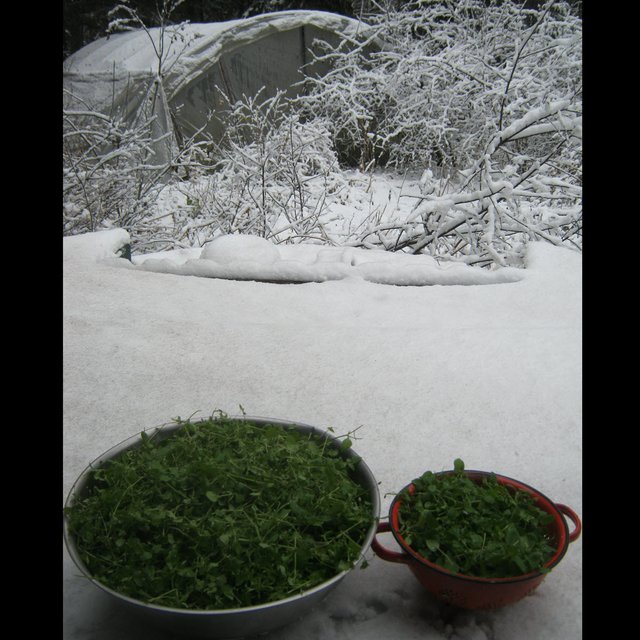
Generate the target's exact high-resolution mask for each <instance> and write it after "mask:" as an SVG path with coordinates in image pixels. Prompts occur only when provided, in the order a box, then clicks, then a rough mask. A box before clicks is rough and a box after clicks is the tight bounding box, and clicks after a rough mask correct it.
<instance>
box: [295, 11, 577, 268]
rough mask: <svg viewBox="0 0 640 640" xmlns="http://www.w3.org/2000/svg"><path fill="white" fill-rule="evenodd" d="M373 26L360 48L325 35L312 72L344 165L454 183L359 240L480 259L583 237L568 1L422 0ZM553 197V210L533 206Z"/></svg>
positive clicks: (496, 261) (508, 258)
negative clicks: (320, 68) (421, 173)
mask: <svg viewBox="0 0 640 640" xmlns="http://www.w3.org/2000/svg"><path fill="white" fill-rule="evenodd" d="M367 23H368V25H369V26H370V29H363V31H362V41H361V43H360V46H359V47H349V48H348V49H347V48H342V47H340V46H338V47H331V46H330V45H329V44H327V43H317V47H319V50H318V51H317V52H316V55H315V59H316V60H321V61H323V62H324V63H325V64H330V65H331V67H332V69H331V71H330V72H329V73H328V74H327V75H326V76H324V77H321V78H309V79H307V86H309V87H310V92H309V94H308V95H306V96H303V97H301V98H300V104H301V107H302V108H303V111H304V113H305V115H306V117H308V118H310V119H313V118H314V117H320V118H322V119H323V120H328V121H330V122H331V123H332V129H331V131H332V135H333V136H334V139H335V140H336V145H337V148H338V149H339V151H340V152H341V156H340V158H341V161H342V162H349V161H353V158H354V157H357V158H358V160H359V163H360V166H361V168H364V166H365V165H368V166H372V165H375V164H376V163H377V164H385V165H386V166H387V167H394V168H404V169H414V170H415V169H418V170H428V171H429V172H430V175H431V176H436V177H440V178H444V179H445V180H446V188H445V186H443V184H444V183H442V182H441V183H440V184H439V185H437V191H438V193H437V195H436V194H435V192H434V191H429V190H427V189H425V192H424V198H423V199H422V200H421V201H419V202H418V203H417V205H416V207H415V209H414V211H413V213H412V215H411V216H410V218H409V219H407V220H399V221H398V224H397V225H396V226H395V227H392V228H390V227H389V225H385V227H384V228H379V229H368V230H367V233H366V237H364V236H363V237H362V238H360V242H361V243H362V244H364V245H365V246H371V245H373V246H378V245H380V246H383V247H384V248H387V249H393V250H405V251H413V252H428V253H431V254H432V255H435V256H440V257H443V258H444V259H454V260H458V259H459V260H464V261H466V262H472V263H474V264H482V265H503V264H517V263H518V261H519V255H520V253H521V252H520V247H521V244H522V243H523V242H526V241H528V240H529V239H533V238H544V239H546V240H549V241H551V242H554V243H556V244H562V243H565V244H566V243H568V244H569V245H570V246H573V247H576V248H579V247H580V244H581V242H580V239H581V207H580V197H581V188H580V186H581V166H582V165H581V163H582V144H581V112H582V105H581V88H582V85H581V82H582V80H581V72H582V59H581V41H582V24H581V21H580V19H579V18H578V17H576V16H575V15H574V14H573V13H572V11H571V9H570V7H569V5H568V4H567V3H565V2H555V1H552V0H551V1H548V2H546V3H544V4H543V5H542V6H540V7H539V8H526V7H525V6H524V5H523V4H522V3H516V2H510V1H507V2H503V1H500V0H459V1H455V2H453V1H447V0H444V1H443V0H415V1H412V2H408V3H406V4H404V5H402V6H401V7H400V8H399V9H395V8H386V9H384V10H382V9H379V10H378V12H376V13H373V14H371V15H369V16H368V17H367ZM372 30H373V31H372ZM373 41H375V42H376V43H382V46H381V48H380V49H379V50H377V51H376V50H372V49H371V48H369V45H370V44H371V43H372V42H373ZM431 188H432V189H434V190H435V189H436V186H434V185H432V187H431ZM549 205H553V207H554V208H559V209H560V210H561V213H560V214H559V215H557V216H556V217H555V218H554V219H553V220H552V219H550V218H549V217H548V216H538V217H535V219H534V220H532V219H530V218H528V217H527V216H524V214H523V212H525V211H533V210H538V211H541V210H543V209H545V208H546V207H548V206H549Z"/></svg>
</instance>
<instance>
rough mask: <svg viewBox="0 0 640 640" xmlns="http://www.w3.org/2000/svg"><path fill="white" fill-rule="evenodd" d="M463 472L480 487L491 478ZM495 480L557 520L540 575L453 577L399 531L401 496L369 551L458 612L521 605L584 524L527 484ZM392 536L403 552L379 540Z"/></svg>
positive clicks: (481, 472) (497, 478) (505, 479)
mask: <svg viewBox="0 0 640 640" xmlns="http://www.w3.org/2000/svg"><path fill="white" fill-rule="evenodd" d="M450 473H453V471H442V472H440V473H437V474H435V475H442V474H450ZM463 473H465V475H467V476H468V477H469V478H470V479H471V480H473V481H474V482H476V483H480V482H482V481H483V480H484V479H485V478H487V477H488V476H489V475H491V474H490V473H489V472H486V471H471V470H469V471H467V470H465V471H464V472H463ZM493 475H494V476H495V478H496V480H497V481H498V482H499V483H500V484H502V485H504V486H506V487H507V488H509V489H511V490H521V491H526V492H527V493H529V494H530V495H531V496H532V497H533V499H534V502H535V504H536V506H537V507H538V508H540V509H542V510H543V511H546V512H547V513H549V514H551V516H552V517H553V521H552V522H551V524H549V525H548V526H549V531H548V534H549V539H550V541H551V544H552V545H553V546H554V548H555V552H554V554H553V556H552V557H551V558H550V559H549V560H548V561H547V562H546V563H545V565H544V570H543V571H536V572H533V573H527V574H523V575H519V576H513V577H508V578H482V577H476V576H468V575H463V574H461V573H453V572H452V571H448V570H447V569H444V568H443V567H441V566H439V565H437V564H434V563H433V562H430V561H429V560H427V559H426V558H425V557H423V556H422V555H420V554H419V553H418V552H417V551H415V550H414V549H412V548H411V547H410V546H409V545H408V544H407V543H406V541H405V540H404V538H403V537H402V534H401V533H400V531H399V524H398V510H399V509H400V506H401V504H402V497H401V496H402V493H403V491H404V489H403V490H402V491H400V492H399V493H398V494H397V495H396V497H395V499H394V500H393V502H392V503H391V507H390V510H389V520H388V522H380V523H379V525H378V529H377V533H376V536H375V537H374V539H373V541H372V544H371V547H372V549H373V551H374V552H375V554H376V555H377V556H378V557H380V558H382V559H383V560H387V561H389V562H399V563H402V564H406V565H407V566H408V567H409V569H410V570H411V572H412V573H413V574H414V576H415V577H416V578H417V579H418V581H419V582H420V584H422V586H423V587H425V588H426V589H427V590H428V591H429V592H430V593H431V594H432V595H433V596H435V597H436V598H437V599H438V600H440V601H441V602H444V603H447V604H450V605H453V606H456V607H460V608H462V609H497V608H499V607H503V606H505V605H508V604H512V603H514V602H517V601H518V600H521V599H522V598H524V597H525V596H526V595H529V594H530V593H531V592H532V591H534V590H535V589H536V588H537V587H538V586H539V585H540V583H541V582H542V581H543V580H544V579H545V577H546V576H547V574H548V573H549V571H550V570H551V569H552V568H554V567H555V566H557V564H558V563H559V562H560V560H562V558H563V557H564V554H565V553H566V552H567V548H568V546H569V543H570V542H573V541H574V540H576V539H577V538H578V537H579V536H580V533H581V531H582V523H581V522H580V518H579V517H578V516H577V514H576V513H575V512H574V511H573V510H572V509H570V508H569V507H567V506H566V505H563V504H557V503H554V502H552V501H551V500H550V499H549V498H547V497H546V496H545V495H543V494H542V493H540V491H538V490H537V489H534V488H533V487H530V486H529V485H526V484H524V483H523V482H520V481H519V480H514V479H513V478H508V477H506V476H501V475H498V474H493ZM405 489H406V490H408V491H409V492H410V493H413V491H414V490H415V487H414V485H413V484H409V485H407V486H406V487H405ZM564 516H567V517H568V518H569V519H570V520H571V521H572V522H573V524H574V529H573V531H571V532H570V531H569V526H568V525H567V522H566V520H565V518H564ZM386 532H390V533H391V534H393V537H394V538H395V540H396V542H397V543H398V544H399V545H400V548H401V549H402V551H400V552H397V551H391V550H390V549H387V548H386V547H383V546H382V544H381V543H380V542H379V541H378V538H377V534H380V533H386Z"/></svg>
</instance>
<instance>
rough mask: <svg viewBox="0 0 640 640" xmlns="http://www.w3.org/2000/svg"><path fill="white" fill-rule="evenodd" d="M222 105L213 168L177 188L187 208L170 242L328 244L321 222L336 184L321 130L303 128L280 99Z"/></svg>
mask: <svg viewBox="0 0 640 640" xmlns="http://www.w3.org/2000/svg"><path fill="white" fill-rule="evenodd" d="M227 102H228V109H227V110H226V111H225V112H223V113H220V114H218V115H217V116H216V117H219V118H220V119H221V121H222V123H223V127H224V135H223V137H222V139H221V140H220V141H219V142H216V143H215V144H212V151H211V156H212V160H211V163H212V166H211V168H207V169H206V170H205V171H201V172H199V174H198V172H196V173H195V174H194V175H193V176H192V179H191V180H190V181H189V182H185V183H183V184H181V185H178V186H177V187H176V188H177V189H178V190H179V191H180V192H181V193H182V194H183V195H184V196H185V199H186V202H187V206H186V207H184V208H183V209H182V211H179V212H177V213H174V218H175V219H176V234H175V235H176V240H177V241H178V242H179V243H185V244H186V245H194V244H195V245H201V244H203V243H204V242H205V241H207V240H209V239H210V238H211V237H213V236H215V235H219V234H230V233H245V234H253V235H257V236H261V237H264V238H269V239H271V240H272V241H274V242H285V241H286V242H299V241H301V240H306V239H312V240H319V241H324V240H326V238H325V237H324V235H323V229H322V224H321V221H320V216H321V213H322V212H323V210H324V205H325V201H326V199H327V198H330V197H331V193H332V192H333V191H335V190H336V189H338V188H339V186H340V184H341V177H340V175H339V174H337V173H336V169H337V167H338V163H337V158H336V154H335V150H334V148H333V145H332V142H331V137H330V135H329V134H328V132H327V130H326V126H325V125H324V124H323V123H321V122H320V121H314V122H313V123H312V124H305V123H303V122H302V121H301V120H300V117H299V115H298V114H296V113H295V112H292V111H291V110H290V109H289V108H288V105H287V102H286V100H285V99H284V96H283V94H282V93H278V94H276V95H275V96H273V97H271V98H266V99H262V97H261V94H260V93H259V94H258V95H257V96H255V97H247V96H244V97H243V98H242V99H241V100H238V101H237V102H235V103H231V102H230V101H228V99H227ZM318 183H320V186H319V187H318Z"/></svg>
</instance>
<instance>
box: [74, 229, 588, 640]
mask: <svg viewBox="0 0 640 640" xmlns="http://www.w3.org/2000/svg"><path fill="white" fill-rule="evenodd" d="M127 240H128V236H127V234H126V232H124V231H122V230H119V229H114V230H110V231H104V232H100V233H95V234H86V235H82V236H75V237H67V238H64V239H63V251H64V252H63V263H64V272H63V284H64V289H63V294H64V300H63V302H64V326H63V329H64V378H63V382H64V390H63V392H64V415H63V418H64V434H63V444H64V460H63V462H64V477H63V481H64V494H65V495H64V497H66V493H67V492H68V490H69V489H70V488H71V485H72V484H73V481H74V480H75V479H76V477H77V476H78V475H79V474H80V473H81V471H82V470H83V469H84V468H85V466H86V465H87V464H88V463H89V462H90V461H91V460H93V459H94V458H96V457H97V456H98V455H99V454H101V453H103V452H104V451H106V450H107V449H108V448H110V447H111V446H112V445H114V444H116V443H118V442H120V441H121V440H124V439H125V438H127V437H129V436H131V435H133V434H135V433H137V432H139V431H141V430H143V429H146V428H150V427H153V426H156V425H159V424H162V423H166V422H170V421H171V420H172V419H173V418H175V417H178V416H179V417H182V418H187V417H189V416H191V415H192V414H194V413H196V412H198V413H196V415H199V416H202V417H204V416H207V415H210V414H211V412H212V411H214V410H216V409H220V410H223V411H225V412H227V413H229V414H237V413H239V407H240V405H241V406H242V407H243V408H244V410H245V411H246V412H247V413H248V414H249V415H259V416H267V417H272V418H283V419H290V420H294V421H298V422H305V423H308V424H313V425H316V426H319V427H321V428H328V427H333V428H334V429H335V431H336V433H338V434H340V433H346V432H347V431H350V430H353V429H354V428H356V427H361V428H360V429H359V430H358V432H357V436H358V438H359V439H358V440H356V441H355V442H354V449H355V450H356V451H357V452H358V453H359V454H360V455H361V456H362V457H363V458H364V459H365V461H366V463H367V464H368V466H369V467H370V468H371V470H372V472H373V473H374V475H375V476H376V478H377V479H378V481H379V482H380V494H381V498H382V516H383V517H384V516H386V515H387V512H388V507H389V504H390V502H391V499H392V495H391V494H392V493H393V492H395V491H397V490H399V489H401V488H402V487H403V486H404V485H406V484H407V483H408V482H410V481H411V480H412V479H413V478H415V477H416V476H418V475H420V474H421V473H422V472H423V471H425V470H427V469H431V470H434V471H437V470H441V469H447V468H451V466H452V464H453V460H454V458H457V457H460V458H462V459H463V460H464V462H465V465H466V467H467V468H469V469H485V470H493V471H496V472H498V473H502V474H504V475H507V476H511V477H515V478H518V479H520V480H522V481H524V482H525V483H527V484H530V485H533V486H535V487H536V488H538V489H539V490H540V491H542V492H543V493H544V494H545V495H547V496H548V497H550V498H551V499H553V500H555V501H557V502H559V503H564V504H567V505H569V506H570V507H572V508H573V509H574V510H575V511H576V512H577V513H578V514H580V513H581V508H582V494H581V485H582V466H581V438H582V425H581V421H582V415H581V403H582V397H581V386H582V381H581V376H582V361H581V347H582V332H581V323H582V315H581V305H582V291H581V286H582V283H581V279H582V262H581V255H580V254H579V253H576V252H573V251H569V250H566V249H561V248H557V247H554V246H551V245H549V244H545V243H532V244H530V245H528V247H527V253H526V268H525V269H521V270H505V271H503V272H502V274H501V275H500V271H498V272H491V274H490V273H489V272H482V274H480V275H478V273H479V272H478V271H477V270H475V269H472V268H470V267H464V268H462V269H460V268H458V265H453V266H454V267H455V268H454V270H453V271H451V270H449V271H448V270H446V269H444V268H442V267H441V266H439V265H437V264H435V263H433V262H431V261H429V260H428V259H425V260H421V259H420V258H419V257H415V258H418V259H417V260H413V261H412V260H411V259H410V258H411V257H409V256H396V257H394V256H393V255H392V254H386V255H384V256H383V255H376V253H375V252H374V253H369V254H366V255H365V253H362V252H360V251H356V250H353V249H340V248H332V249H331V250H328V249H327V250H326V251H325V252H324V253H322V254H321V249H319V248H318V247H307V248H297V249H296V248H295V247H289V248H286V247H284V246H283V245H279V246H278V248H277V249H276V251H275V252H274V251H273V250H272V248H273V249H275V247H271V248H270V247H268V246H266V245H265V243H264V242H260V241H255V240H252V239H248V238H245V239H241V240H238V239H235V240H220V241H219V242H218V241H216V242H215V243H212V244H211V245H209V248H207V246H205V248H204V249H203V250H202V251H201V250H197V251H196V250H194V251H193V252H190V251H183V252H182V254H180V255H177V254H167V255H166V256H164V257H160V256H147V257H145V258H140V257H137V258H136V257H135V256H134V259H133V264H132V263H130V262H128V261H126V260H124V259H123V258H119V257H117V251H118V250H119V249H120V248H121V247H122V245H123V244H125V243H126V242H127ZM216 243H217V246H216ZM233 243H235V244H233ZM232 244H233V246H232ZM252 247H253V248H252ZM362 251H364V250H362ZM202 252H205V253H204V254H203V253H202ZM238 254H239V256H240V257H242V258H243V260H238V259H237V257H238ZM283 263H286V264H284V265H283ZM185 265H186V266H185ZM367 265H368V266H367ZM198 270H200V271H198ZM261 274H262V276H263V277H264V279H265V280H288V281H300V280H305V279H309V280H316V281H313V282H304V283H301V284H275V283H268V282H256V281H253V280H251V279H250V278H254V277H259V276H260V275H261ZM416 274H417V275H416ZM447 274H449V275H447ZM452 274H455V277H452ZM198 275H203V276H207V277H194V276H198ZM213 276H216V277H213ZM312 276H317V277H312ZM233 277H240V278H243V277H244V278H247V279H245V280H241V281H235V280H232V279H229V278H233ZM438 278H439V279H438ZM384 282H394V283H396V284H431V285H432V286H392V285H390V284H383V283H384ZM460 285H466V286H460ZM570 527H571V528H572V525H570ZM390 538H391V537H390V536H389V535H384V536H383V537H382V538H381V540H382V541H383V542H384V544H386V545H387V546H390V547H393V543H392V540H391V539H390ZM368 559H369V566H368V567H367V568H366V569H363V570H356V571H353V572H351V573H350V574H349V575H348V576H347V577H346V579H345V580H344V581H343V582H342V583H341V584H340V585H339V586H338V588H337V589H336V590H334V591H333V592H332V593H331V594H330V595H329V596H328V598H327V599H326V600H325V601H324V602H323V603H322V604H321V605H320V606H319V607H318V608H317V609H316V610H315V611H314V612H312V613H311V614H310V615H309V616H307V617H306V618H304V619H303V620H301V621H300V622H297V623H295V624H293V625H291V626H289V627H287V628H285V629H282V630H281V631H278V632H276V633H273V634H271V635H269V636H265V638H266V640H276V639H278V640H300V639H302V640H334V639H335V640H347V639H348V640H371V639H374V638H376V639H377V638H379V637H387V638H390V639H394V640H414V639H415V640H418V639H420V640H441V639H445V638H446V639H448V640H540V639H541V638H544V639H545V640H578V639H579V638H581V637H582V539H581V538H579V539H578V540H576V541H575V542H573V543H571V545H570V546H569V549H568V552H567V554H566V556H565V558H564V559H563V560H562V562H561V563H560V565H559V566H558V567H556V568H555V569H554V570H553V572H552V573H551V574H550V575H549V576H548V577H547V578H546V580H545V581H544V582H543V583H542V585H541V586H540V587H539V589H538V590H537V591H536V592H535V593H534V594H533V595H531V596H529V597H527V598H525V599H524V600H522V601H521V602H519V603H516V604H514V605H511V606H509V607H506V608H504V609H501V610H497V611H493V612H461V611H452V610H449V609H447V607H444V606H443V605H440V604H437V603H436V602H435V601H433V600H432V599H431V598H430V597H429V596H428V595H427V594H426V592H425V591H424V590H423V589H422V587H421V586H420V585H419V584H418V583H417V581H416V580H415V578H414V577H413V575H412V574H411V573H410V572H409V570H408V569H407V567H405V566H403V565H399V564H391V563H387V562H384V561H383V560H381V559H379V558H377V557H376V556H374V555H373V553H372V552H370V554H369V557H368ZM78 574H79V572H78V571H77V569H76V568H75V566H74V565H73V563H72V562H71V560H70V558H69V557H68V555H67V554H66V551H65V553H64V638H65V640H116V639H117V640H134V639H136V640H138V639H140V638H149V637H153V638H154V639H155V640H169V639H170V638H172V636H171V635H168V634H162V633H161V632H156V631H154V632H153V634H152V635H150V632H149V631H148V630H147V629H145V627H144V626H142V625H141V624H140V623H139V622H138V621H137V620H135V619H132V618H130V617H129V615H128V614H125V613H122V612H121V611H120V610H119V609H118V608H115V607H114V605H113V604H112V603H111V602H110V601H109V600H108V599H107V598H106V596H105V595H104V594H102V592H100V591H99V590H97V589H96V588H95V587H93V586H92V585H90V584H87V583H86V581H85V580H84V579H83V578H82V577H80V576H79V575H78Z"/></svg>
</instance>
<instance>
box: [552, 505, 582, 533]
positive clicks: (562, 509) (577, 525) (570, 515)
mask: <svg viewBox="0 0 640 640" xmlns="http://www.w3.org/2000/svg"><path fill="white" fill-rule="evenodd" d="M556 507H557V508H558V511H560V512H561V513H562V514H564V515H565V516H567V517H568V518H569V520H571V522H573V524H574V525H575V527H574V529H573V531H572V532H571V533H570V534H569V542H573V541H574V540H577V539H578V538H579V537H580V533H581V532H582V522H580V518H579V517H578V514H577V513H576V512H575V511H574V510H573V509H570V508H569V507H567V505H566V504H558V503H557V502H556Z"/></svg>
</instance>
